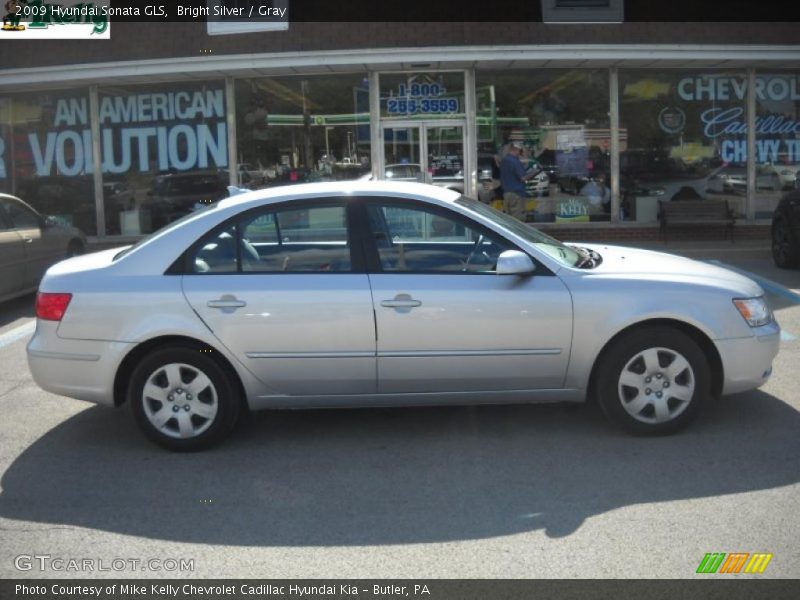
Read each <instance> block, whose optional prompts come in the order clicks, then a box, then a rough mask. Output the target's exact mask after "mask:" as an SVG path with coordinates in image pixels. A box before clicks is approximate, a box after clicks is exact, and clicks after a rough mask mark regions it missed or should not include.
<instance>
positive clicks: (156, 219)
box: [146, 171, 228, 229]
mask: <svg viewBox="0 0 800 600" xmlns="http://www.w3.org/2000/svg"><path fill="white" fill-rule="evenodd" d="M227 196H228V188H227V180H225V179H223V178H222V176H221V175H220V174H219V173H216V172H214V171H194V172H191V173H170V174H167V175H159V176H157V177H156V178H155V179H154V180H153V188H152V189H151V190H149V191H148V192H147V197H148V198H147V203H146V204H147V208H148V209H150V212H151V216H152V220H153V228H154V229H159V228H161V227H163V226H164V225H166V224H167V223H171V222H172V221H174V220H176V219H178V218H180V217H182V216H183V215H185V214H186V213H188V212H191V211H192V210H194V209H195V208H196V207H198V206H201V205H206V204H212V203H213V202H216V201H217V200H221V199H222V198H225V197H227Z"/></svg>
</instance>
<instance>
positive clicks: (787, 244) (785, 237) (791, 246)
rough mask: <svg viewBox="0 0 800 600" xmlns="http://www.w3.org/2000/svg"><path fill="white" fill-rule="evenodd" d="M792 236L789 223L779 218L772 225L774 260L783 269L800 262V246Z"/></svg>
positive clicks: (792, 266) (795, 265) (790, 267)
mask: <svg viewBox="0 0 800 600" xmlns="http://www.w3.org/2000/svg"><path fill="white" fill-rule="evenodd" d="M798 246H799V244H798V243H796V242H795V240H794V239H793V238H792V232H791V230H790V229H789V224H788V223H787V222H786V221H785V220H783V219H779V220H777V221H775V224H774V225H773V226H772V260H773V261H775V265H777V266H778V267H780V268H782V269H792V268H794V267H797V266H798V265H799V264H800V247H798Z"/></svg>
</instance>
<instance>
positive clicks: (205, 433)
mask: <svg viewBox="0 0 800 600" xmlns="http://www.w3.org/2000/svg"><path fill="white" fill-rule="evenodd" d="M128 401H129V402H130V403H131V406H132V408H133V413H134V416H135V418H136V422H137V423H138V424H139V427H140V428H141V429H142V430H143V431H144V433H145V435H147V437H148V438H150V439H151V440H153V441H154V442H156V443H157V444H159V445H161V446H163V447H165V448H168V449H170V450H178V451H191V450H200V449H203V448H207V447H209V446H212V445H214V444H216V443H217V442H219V441H221V440H222V439H223V438H225V437H226V436H227V435H228V434H229V433H230V431H231V430H232V429H233V426H234V425H235V424H236V421H237V419H238V416H239V408H240V399H239V394H238V392H237V386H236V385H234V382H233V381H232V380H231V377H230V376H229V375H228V373H226V371H225V370H224V369H223V368H222V367H221V366H220V364H219V363H218V362H217V361H216V360H215V359H214V358H213V351H211V352H209V350H208V349H205V348H200V347H198V348H197V349H195V348H191V347H187V346H168V347H164V348H160V349H159V350H156V351H155V352H153V353H152V354H150V355H148V356H147V357H145V358H144V360H142V361H141V362H140V363H139V364H138V365H137V367H136V368H135V369H134V371H133V374H132V376H131V380H130V385H129V388H128Z"/></svg>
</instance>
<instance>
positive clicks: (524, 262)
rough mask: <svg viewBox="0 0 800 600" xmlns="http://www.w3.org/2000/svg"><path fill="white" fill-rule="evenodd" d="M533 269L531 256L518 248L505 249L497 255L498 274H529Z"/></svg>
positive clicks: (534, 267)
mask: <svg viewBox="0 0 800 600" xmlns="http://www.w3.org/2000/svg"><path fill="white" fill-rule="evenodd" d="M535 270H536V265H534V264H533V261H532V260H531V257H530V256H528V255H527V254H525V253H524V252H520V251H519V250H506V251H505V252H503V253H502V254H500V256H498V257H497V274H498V275H530V274H531V273H533V272H534V271H535Z"/></svg>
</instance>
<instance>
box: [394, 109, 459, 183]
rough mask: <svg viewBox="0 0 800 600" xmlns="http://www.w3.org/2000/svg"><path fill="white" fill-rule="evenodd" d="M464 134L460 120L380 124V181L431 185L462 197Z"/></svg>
mask: <svg viewBox="0 0 800 600" xmlns="http://www.w3.org/2000/svg"><path fill="white" fill-rule="evenodd" d="M465 130H466V127H465V123H464V121H463V120H461V119H457V120H456V119H447V120H438V121H391V122H388V123H384V124H383V125H382V127H381V133H382V134H383V173H382V174H381V177H380V178H381V179H386V180H390V181H418V182H420V183H431V184H433V185H437V186H440V187H445V188H448V189H453V190H456V191H458V192H461V193H462V194H463V193H464V147H465V140H464V134H465Z"/></svg>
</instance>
